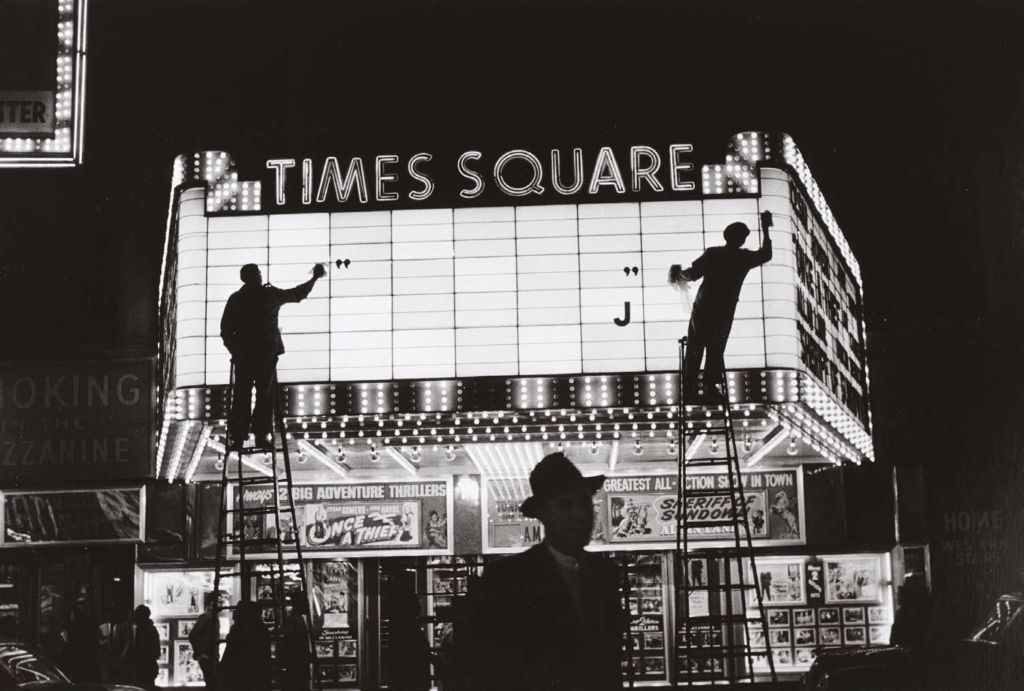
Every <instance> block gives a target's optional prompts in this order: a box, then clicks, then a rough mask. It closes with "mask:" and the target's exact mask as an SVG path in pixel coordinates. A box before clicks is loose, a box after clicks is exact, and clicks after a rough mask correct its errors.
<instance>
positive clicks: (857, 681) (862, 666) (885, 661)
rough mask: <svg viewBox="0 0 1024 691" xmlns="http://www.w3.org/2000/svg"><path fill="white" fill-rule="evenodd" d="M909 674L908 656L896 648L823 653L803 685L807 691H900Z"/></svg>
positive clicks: (847, 649) (852, 649)
mask: <svg viewBox="0 0 1024 691" xmlns="http://www.w3.org/2000/svg"><path fill="white" fill-rule="evenodd" d="M909 671H910V665H909V653H908V651H907V650H906V649H905V648H901V647H900V646H898V645H877V646H868V647H862V648H845V649H842V650H825V651H821V652H820V653H819V654H818V657H817V658H815V660H814V663H813V664H812V665H811V669H810V670H809V671H808V672H807V674H805V675H804V679H803V682H804V688H805V689H807V691H823V690H824V689H828V691H837V690H839V691H865V690H866V689H871V691H903V690H904V689H907V688H909V686H908V681H909Z"/></svg>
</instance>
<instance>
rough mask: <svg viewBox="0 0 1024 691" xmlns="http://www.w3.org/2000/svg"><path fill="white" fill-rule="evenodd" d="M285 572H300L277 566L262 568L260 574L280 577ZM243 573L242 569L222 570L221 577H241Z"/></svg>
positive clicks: (249, 574) (248, 574)
mask: <svg viewBox="0 0 1024 691" xmlns="http://www.w3.org/2000/svg"><path fill="white" fill-rule="evenodd" d="M285 573H298V572H297V571H288V570H286V569H276V568H275V569H273V570H260V571H259V574H258V575H260V576H264V575H270V576H273V577H275V578H279V577H280V576H281V575H282V574H285ZM242 575H243V574H242V572H241V571H237V570H236V571H224V572H222V573H221V574H220V577H221V578H241V577H242ZM244 575H246V576H252V575H253V574H251V573H247V574H244Z"/></svg>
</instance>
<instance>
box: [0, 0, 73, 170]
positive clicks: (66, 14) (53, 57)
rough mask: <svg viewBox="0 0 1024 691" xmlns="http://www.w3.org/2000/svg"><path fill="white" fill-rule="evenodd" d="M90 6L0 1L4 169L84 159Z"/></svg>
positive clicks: (57, 0)
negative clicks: (86, 60) (86, 32)
mask: <svg viewBox="0 0 1024 691" xmlns="http://www.w3.org/2000/svg"><path fill="white" fill-rule="evenodd" d="M87 5H88V0H31V1H24V0H20V1H10V0H9V1H7V2H0V167H40V166H71V165H75V164H77V163H81V161H82V116H83V113H84V98H85V31H86V8H87Z"/></svg>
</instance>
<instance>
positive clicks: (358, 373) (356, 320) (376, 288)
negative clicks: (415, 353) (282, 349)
mask: <svg viewBox="0 0 1024 691" xmlns="http://www.w3.org/2000/svg"><path fill="white" fill-rule="evenodd" d="M330 258H331V259H334V260H335V261H337V260H339V259H340V260H342V261H344V260H346V259H347V260H349V262H350V263H349V265H348V267H344V266H342V267H337V268H334V265H330V266H331V268H330V269H329V273H328V276H327V277H326V279H325V280H329V281H330V295H331V308H330V314H331V377H330V378H331V381H351V380H362V381H367V380H370V381H373V380H380V379H390V378H391V374H392V365H393V358H392V353H391V350H392V338H391V326H392V325H391V212H390V211H370V212H355V213H334V214H331V254H330ZM317 290H319V288H317ZM286 347H287V346H286Z"/></svg>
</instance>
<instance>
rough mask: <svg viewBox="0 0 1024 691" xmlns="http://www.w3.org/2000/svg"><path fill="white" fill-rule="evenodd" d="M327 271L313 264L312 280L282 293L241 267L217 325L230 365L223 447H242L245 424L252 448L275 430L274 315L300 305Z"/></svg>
mask: <svg viewBox="0 0 1024 691" xmlns="http://www.w3.org/2000/svg"><path fill="white" fill-rule="evenodd" d="M326 272H327V270H326V269H324V267H323V265H321V264H314V265H313V278H311V279H309V280H308V281H306V282H305V283H300V284H299V285H297V286H295V287H294V288H288V289H287V290H285V289H282V288H275V287H274V286H272V285H270V284H269V283H268V284H266V285H264V284H263V275H262V274H261V273H260V268H259V267H258V266H256V265H255V264H246V265H245V266H243V267H242V270H241V271H240V272H239V275H240V276H241V278H242V283H243V284H244V285H243V286H242V287H241V288H240V289H239V290H237V291H235V293H233V294H232V295H231V297H229V298H228V303H227V305H226V306H225V307H224V314H223V316H222V317H221V320H220V337H221V338H222V339H223V340H224V346H225V347H226V348H227V349H228V352H229V353H231V361H232V362H233V363H234V364H235V385H234V389H233V390H232V392H231V411H230V412H229V413H228V443H229V446H230V447H231V448H238V447H240V446H242V444H243V443H244V442H245V440H246V438H247V437H248V436H249V423H250V419H251V420H252V431H253V434H254V435H255V437H256V445H257V446H266V445H267V442H268V440H269V439H270V435H271V433H272V432H273V430H274V427H273V420H272V419H271V412H272V410H273V396H274V390H273V384H274V370H275V368H276V367H277V358H278V357H279V356H280V355H281V354H282V353H284V342H283V341H282V340H281V329H280V328H279V327H278V324H277V314H278V312H279V311H280V309H281V305H284V304H285V303H288V302H301V301H302V300H304V299H305V298H306V296H307V295H309V291H311V290H312V289H313V284H314V283H316V282H317V280H318V279H319V278H321V277H322V276H323V275H324V274H325V273H326ZM254 386H255V388H256V405H255V407H253V409H252V410H251V411H250V406H251V405H252V389H253V387H254Z"/></svg>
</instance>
